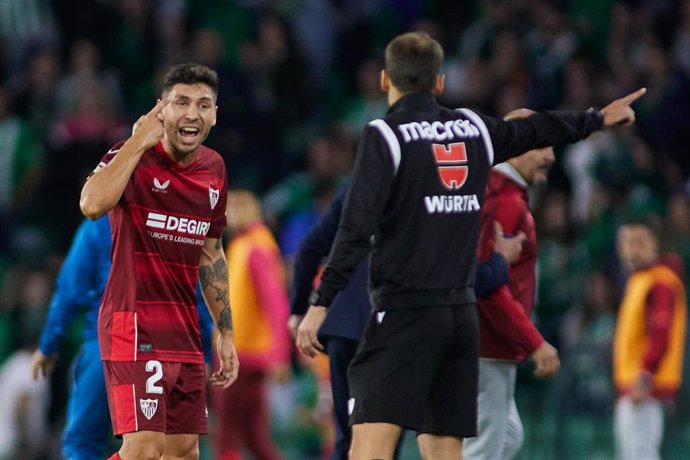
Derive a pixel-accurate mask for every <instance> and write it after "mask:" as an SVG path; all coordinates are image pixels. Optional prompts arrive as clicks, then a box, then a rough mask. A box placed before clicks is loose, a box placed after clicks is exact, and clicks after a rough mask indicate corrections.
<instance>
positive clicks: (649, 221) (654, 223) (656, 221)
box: [619, 212, 663, 243]
mask: <svg viewBox="0 0 690 460" xmlns="http://www.w3.org/2000/svg"><path fill="white" fill-rule="evenodd" d="M619 226H620V227H627V226H636V227H637V226H639V227H646V228H647V229H648V230H649V231H650V232H651V234H652V235H653V236H654V238H655V239H656V240H657V242H659V243H661V242H662V235H663V225H662V222H661V218H660V217H659V216H658V215H657V214H655V213H653V212H645V213H635V212H630V213H628V214H625V215H623V216H622V217H621V218H620V219H619Z"/></svg>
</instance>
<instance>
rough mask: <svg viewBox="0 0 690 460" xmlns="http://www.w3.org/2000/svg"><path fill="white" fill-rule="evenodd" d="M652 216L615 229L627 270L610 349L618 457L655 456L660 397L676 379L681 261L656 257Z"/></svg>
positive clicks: (669, 395)
mask: <svg viewBox="0 0 690 460" xmlns="http://www.w3.org/2000/svg"><path fill="white" fill-rule="evenodd" d="M657 235H658V234H657V232H656V227H655V226H654V224H653V223H652V222H651V221H646V220H638V221H631V222H629V223H626V224H623V225H621V226H620V227H619V228H618V256H619V257H620V260H621V263H622V264H623V266H624V267H625V269H626V270H628V271H629V272H630V277H629V278H628V281H627V284H626V289H625V294H624V296H623V300H622V301H621V304H620V308H619V311H618V320H617V324H616V333H615V339H614V348H613V380H614V384H615V386H616V390H617V392H618V395H619V397H618V401H617V402H616V410H615V433H616V449H617V452H618V455H619V457H620V458H622V459H626V460H627V459H635V458H644V459H650V460H653V459H659V458H661V457H660V449H661V441H662V438H663V432H664V408H663V404H664V403H665V402H672V401H673V400H674V399H675V398H676V396H677V392H678V389H679V387H680V383H681V375H682V370H683V369H682V367H683V353H684V348H685V332H686V321H687V305H686V304H687V301H686V297H685V295H686V294H685V288H684V286H683V282H682V276H683V275H682V271H683V267H682V263H681V261H680V259H679V258H678V257H677V256H675V255H673V256H667V257H665V258H661V257H660V248H659V244H660V241H659V238H658V236H657Z"/></svg>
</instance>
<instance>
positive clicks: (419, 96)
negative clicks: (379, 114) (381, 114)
mask: <svg viewBox="0 0 690 460" xmlns="http://www.w3.org/2000/svg"><path fill="white" fill-rule="evenodd" d="M434 105H436V98H435V97H434V95H433V94H431V93H430V92H428V91H413V92H411V93H407V94H405V95H404V96H402V97H401V98H400V99H398V100H397V101H395V104H393V105H392V106H391V107H390V108H389V109H388V112H386V114H391V113H393V112H397V111H398V110H403V109H411V108H415V107H430V106H434Z"/></svg>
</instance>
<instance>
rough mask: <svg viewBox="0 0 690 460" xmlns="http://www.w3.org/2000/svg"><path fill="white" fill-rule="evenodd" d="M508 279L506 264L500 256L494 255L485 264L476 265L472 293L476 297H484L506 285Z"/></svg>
mask: <svg viewBox="0 0 690 460" xmlns="http://www.w3.org/2000/svg"><path fill="white" fill-rule="evenodd" d="M509 278H510V272H509V270H508V263H507V262H506V260H505V259H504V258H503V256H502V255H500V254H498V253H494V254H493V255H492V256H491V257H490V258H489V259H487V260H486V261H485V262H481V263H478V264H477V276H476V281H475V285H474V292H475V294H476V295H477V297H484V296H486V295H488V294H490V293H491V292H493V291H494V290H496V289H498V288H499V287H501V286H503V285H504V284H506V283H507V282H508V280H509Z"/></svg>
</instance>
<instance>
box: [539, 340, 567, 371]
mask: <svg viewBox="0 0 690 460" xmlns="http://www.w3.org/2000/svg"><path fill="white" fill-rule="evenodd" d="M532 359H533V360H534V364H535V365H536V369H534V376H535V377H537V378H538V379H552V378H554V377H555V376H556V374H557V373H558V370H559V369H560V368H561V360H560V359H559V358H558V351H557V350H556V349H555V348H554V347H553V346H552V345H551V344H550V343H549V342H546V341H544V343H542V344H541V345H539V347H538V348H537V349H536V350H534V352H533V353H532Z"/></svg>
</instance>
